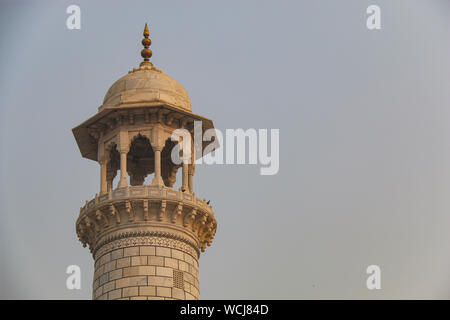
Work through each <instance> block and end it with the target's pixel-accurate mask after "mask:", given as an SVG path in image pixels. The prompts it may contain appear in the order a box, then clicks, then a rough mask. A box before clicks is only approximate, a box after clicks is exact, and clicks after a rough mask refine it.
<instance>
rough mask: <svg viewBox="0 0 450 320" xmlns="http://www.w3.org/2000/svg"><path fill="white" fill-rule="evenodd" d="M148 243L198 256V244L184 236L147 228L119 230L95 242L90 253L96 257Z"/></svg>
mask: <svg viewBox="0 0 450 320" xmlns="http://www.w3.org/2000/svg"><path fill="white" fill-rule="evenodd" d="M149 245H153V246H163V247H169V248H174V249H179V250H182V251H184V252H187V253H189V254H190V255H192V256H193V257H195V258H196V259H198V258H199V256H200V250H199V249H198V245H197V244H196V243H194V242H192V241H190V240H189V239H187V238H186V237H183V236H180V235H176V234H174V233H172V232H166V231H147V230H137V231H131V232H121V233H117V234H114V235H112V236H107V237H104V238H103V239H102V240H101V241H99V242H98V243H97V245H96V247H95V249H94V250H93V251H92V254H93V256H94V257H95V258H96V257H100V256H102V255H103V254H104V253H106V252H109V251H111V250H115V249H118V248H124V247H131V246H149Z"/></svg>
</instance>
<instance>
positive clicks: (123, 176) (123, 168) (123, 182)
mask: <svg viewBox="0 0 450 320" xmlns="http://www.w3.org/2000/svg"><path fill="white" fill-rule="evenodd" d="M127 153H128V152H127V151H124V150H120V181H119V185H118V186H117V187H118V188H125V187H126V186H128V180H127Z"/></svg>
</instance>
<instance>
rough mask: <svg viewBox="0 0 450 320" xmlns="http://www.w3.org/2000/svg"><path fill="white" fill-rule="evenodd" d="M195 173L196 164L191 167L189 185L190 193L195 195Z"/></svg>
mask: <svg viewBox="0 0 450 320" xmlns="http://www.w3.org/2000/svg"><path fill="white" fill-rule="evenodd" d="M194 172H195V164H193V163H192V164H190V165H189V170H188V175H189V176H188V185H189V192H190V193H194Z"/></svg>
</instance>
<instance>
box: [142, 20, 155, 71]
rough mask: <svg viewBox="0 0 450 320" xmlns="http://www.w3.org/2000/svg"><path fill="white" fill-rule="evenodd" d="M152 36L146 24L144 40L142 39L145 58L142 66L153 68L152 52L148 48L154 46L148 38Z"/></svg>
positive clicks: (143, 56)
mask: <svg viewBox="0 0 450 320" xmlns="http://www.w3.org/2000/svg"><path fill="white" fill-rule="evenodd" d="M149 35H150V32H149V31H148V26H147V24H145V29H144V39H142V45H143V46H144V49H142V51H141V56H142V58H144V61H142V62H141V64H140V66H141V67H142V66H145V65H148V66H153V64H152V63H151V62H150V57H151V56H152V50H150V49H149V48H148V47H149V46H150V45H151V44H152V40H150V39H149V38H148V36H149Z"/></svg>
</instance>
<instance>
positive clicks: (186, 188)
mask: <svg viewBox="0 0 450 320" xmlns="http://www.w3.org/2000/svg"><path fill="white" fill-rule="evenodd" d="M182 170H183V172H182V183H181V190H184V192H189V183H188V180H189V178H188V171H189V164H188V163H187V160H183V168H182Z"/></svg>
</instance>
